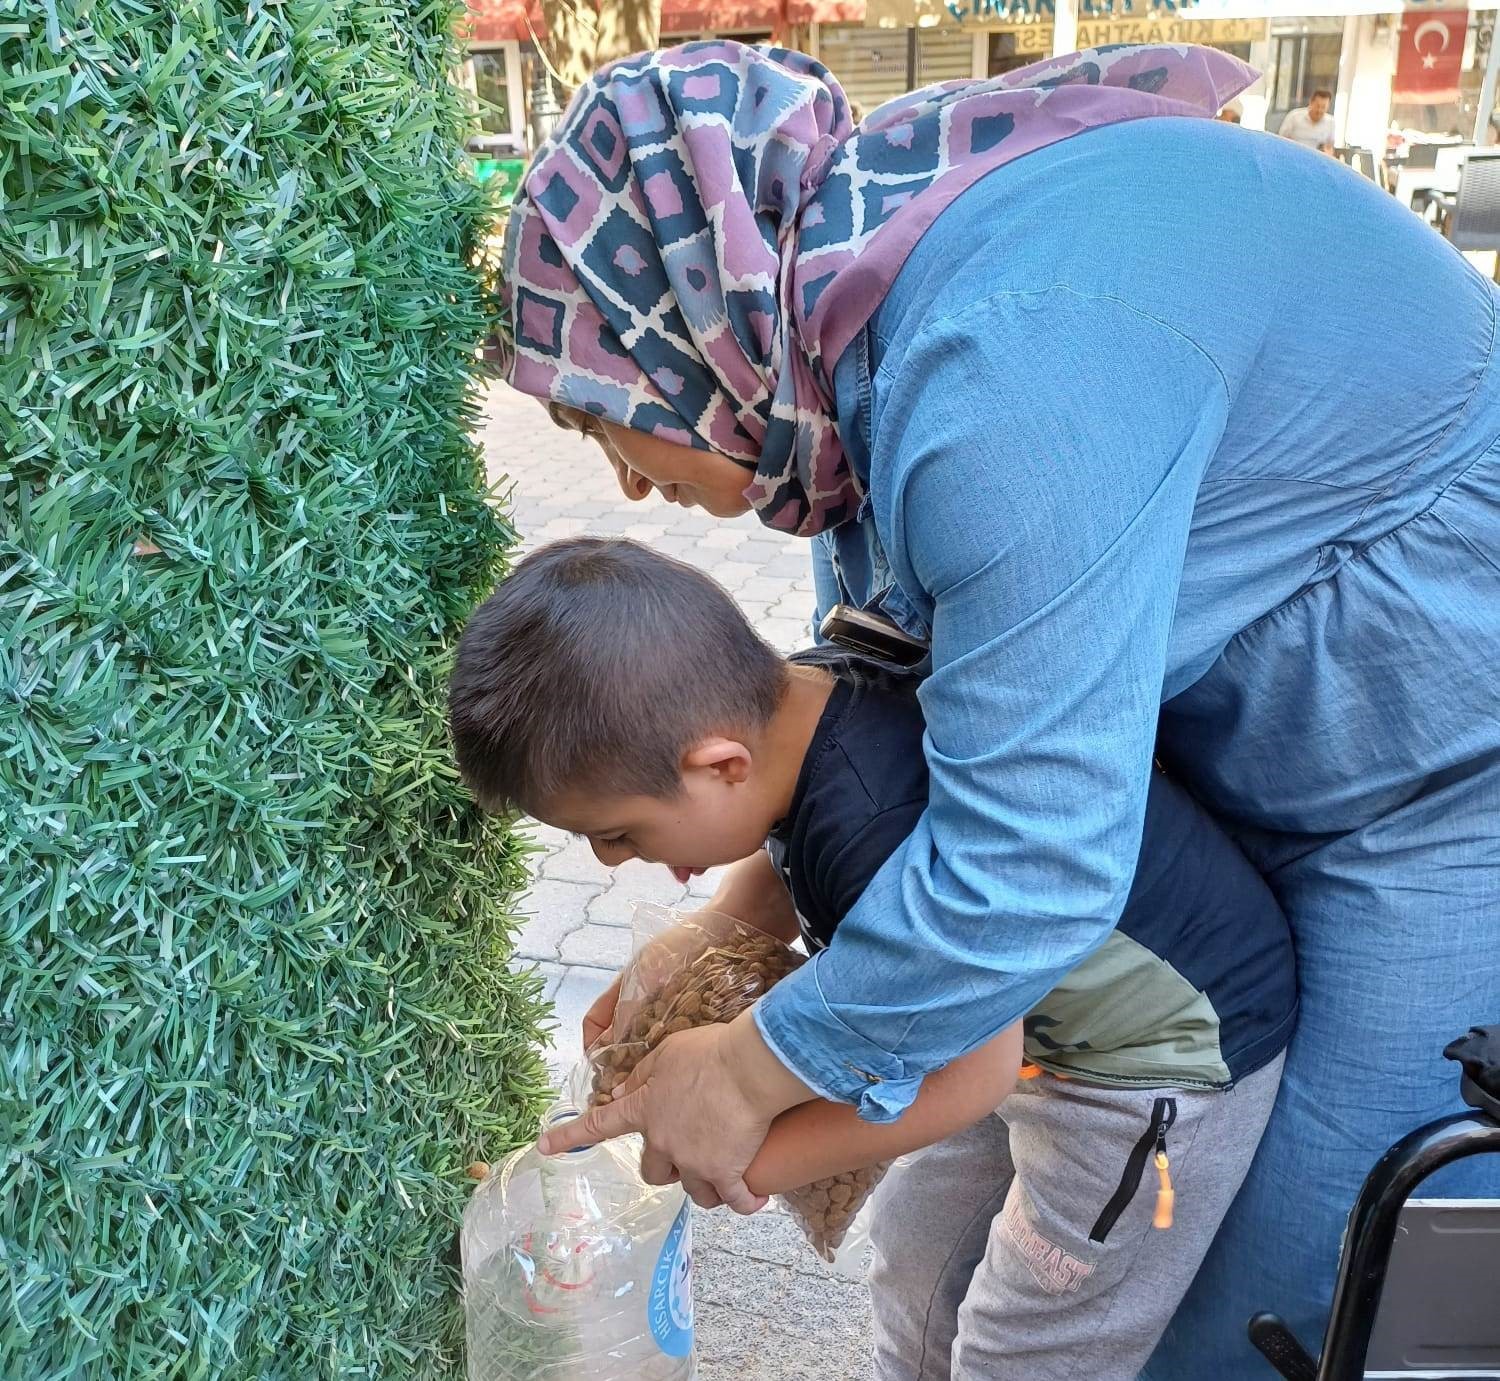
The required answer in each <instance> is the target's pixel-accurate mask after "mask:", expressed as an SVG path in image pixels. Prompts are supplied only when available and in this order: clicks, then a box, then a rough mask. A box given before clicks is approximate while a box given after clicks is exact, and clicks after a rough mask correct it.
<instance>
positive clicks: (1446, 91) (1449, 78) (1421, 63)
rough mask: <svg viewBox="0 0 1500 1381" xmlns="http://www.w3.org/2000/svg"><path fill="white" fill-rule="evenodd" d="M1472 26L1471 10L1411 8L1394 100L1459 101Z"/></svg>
mask: <svg viewBox="0 0 1500 1381" xmlns="http://www.w3.org/2000/svg"><path fill="white" fill-rule="evenodd" d="M1468 27H1469V12H1468V10H1431V11H1428V12H1425V13H1424V12H1423V11H1421V10H1408V11H1407V12H1406V13H1405V14H1404V15H1402V17H1401V42H1400V46H1399V47H1398V48H1397V49H1396V79H1395V80H1394V81H1393V82H1392V83H1391V99H1392V100H1393V101H1397V102H1399V103H1401V104H1403V105H1448V104H1450V103H1452V102H1454V101H1457V100H1458V84H1459V78H1460V76H1461V75H1462V73H1463V67H1464V36H1465V34H1466V33H1467V32H1468Z"/></svg>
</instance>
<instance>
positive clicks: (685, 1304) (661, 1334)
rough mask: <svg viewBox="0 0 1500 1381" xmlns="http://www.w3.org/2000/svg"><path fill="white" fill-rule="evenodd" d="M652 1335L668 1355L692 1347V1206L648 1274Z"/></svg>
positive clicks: (679, 1354)
mask: <svg viewBox="0 0 1500 1381" xmlns="http://www.w3.org/2000/svg"><path fill="white" fill-rule="evenodd" d="M649 1312H650V1319H651V1336H652V1337H653V1338H655V1339H656V1345H657V1347H659V1348H660V1349H661V1350H662V1351H663V1352H665V1353H666V1354H667V1356H668V1357H686V1356H687V1355H688V1353H690V1352H691V1351H692V1350H693V1206H692V1204H683V1206H682V1212H681V1213H679V1214H678V1215H677V1221H676V1222H674V1223H673V1224H672V1229H671V1231H670V1232H668V1233H667V1240H666V1241H665V1242H663V1243H662V1247H661V1255H660V1256H659V1257H657V1258H656V1270H655V1271H653V1272H652V1274H651V1303H650V1311H649Z"/></svg>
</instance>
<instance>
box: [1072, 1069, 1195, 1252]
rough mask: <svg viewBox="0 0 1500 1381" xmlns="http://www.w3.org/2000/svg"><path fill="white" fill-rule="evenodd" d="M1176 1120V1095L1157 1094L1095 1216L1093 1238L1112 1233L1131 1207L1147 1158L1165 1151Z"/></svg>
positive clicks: (1090, 1236) (1100, 1240)
mask: <svg viewBox="0 0 1500 1381" xmlns="http://www.w3.org/2000/svg"><path fill="white" fill-rule="evenodd" d="M1175 1121H1177V1100H1176V1099H1175V1098H1158V1099H1157V1100H1156V1102H1155V1103H1154V1104H1152V1107H1151V1121H1150V1122H1149V1123H1147V1125H1146V1130H1145V1131H1144V1132H1142V1133H1141V1139H1140V1140H1139V1141H1137V1142H1136V1143H1135V1145H1134V1146H1132V1147H1131V1148H1130V1155H1129V1157H1128V1158H1127V1159H1126V1161H1125V1172H1124V1174H1122V1175H1121V1176H1120V1183H1119V1184H1118V1185H1116V1186H1115V1192H1114V1193H1113V1194H1112V1195H1110V1199H1109V1202H1108V1203H1107V1204H1105V1205H1104V1208H1103V1209H1102V1210H1101V1211H1100V1213H1099V1217H1098V1218H1097V1219H1096V1220H1095V1222H1094V1226H1093V1230H1092V1231H1091V1232H1090V1233H1089V1241H1090V1242H1102V1241H1104V1239H1105V1238H1106V1237H1108V1236H1109V1233H1110V1229H1111V1228H1113V1227H1114V1225H1115V1224H1116V1223H1117V1222H1119V1221H1120V1215H1121V1214H1122V1213H1124V1212H1125V1210H1126V1208H1128V1207H1129V1205H1130V1201H1131V1200H1132V1199H1133V1198H1135V1192H1136V1190H1137V1189H1139V1188H1140V1187H1141V1176H1142V1175H1144V1174H1145V1173H1146V1162H1147V1161H1148V1160H1149V1159H1150V1158H1151V1155H1152V1153H1153V1152H1156V1151H1160V1152H1161V1153H1162V1154H1163V1155H1165V1154H1166V1147H1167V1128H1168V1127H1170V1126H1171V1125H1172V1124H1173V1123H1174V1122H1175Z"/></svg>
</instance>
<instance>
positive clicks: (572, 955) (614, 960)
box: [557, 925, 630, 969]
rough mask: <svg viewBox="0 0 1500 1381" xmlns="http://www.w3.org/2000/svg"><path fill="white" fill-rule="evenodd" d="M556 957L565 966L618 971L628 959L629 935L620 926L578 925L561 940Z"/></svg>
mask: <svg viewBox="0 0 1500 1381" xmlns="http://www.w3.org/2000/svg"><path fill="white" fill-rule="evenodd" d="M557 957H558V958H559V959H560V960H561V961H562V962H563V963H564V964H586V965H588V966H589V967H590V968H599V969H619V968H621V967H623V966H624V964H625V961H626V960H627V959H629V958H630V932H629V931H628V930H625V929H623V928H621V927H619V926H608V925H581V926H579V927H578V929H577V930H570V931H569V932H568V933H567V935H566V936H564V937H563V942H562V944H561V945H560V946H559V947H558V951H557Z"/></svg>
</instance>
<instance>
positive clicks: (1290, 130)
mask: <svg viewBox="0 0 1500 1381" xmlns="http://www.w3.org/2000/svg"><path fill="white" fill-rule="evenodd" d="M1332 104H1333V92H1331V91H1328V90H1325V89H1324V88H1322V87H1319V88H1318V90H1316V91H1314V92H1313V94H1312V95H1311V97H1309V98H1308V102H1307V109H1306V110H1289V111H1287V113H1286V119H1285V120H1283V121H1282V122H1281V129H1280V130H1279V131H1278V132H1279V133H1280V135H1281V137H1282V138H1283V139H1290V140H1291V141H1292V142H1293V143H1294V144H1302V145H1305V146H1306V147H1307V148H1309V149H1321V150H1322V151H1323V152H1324V153H1332V152H1333V116H1332V115H1330V114H1329V107H1330V106H1332Z"/></svg>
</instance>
